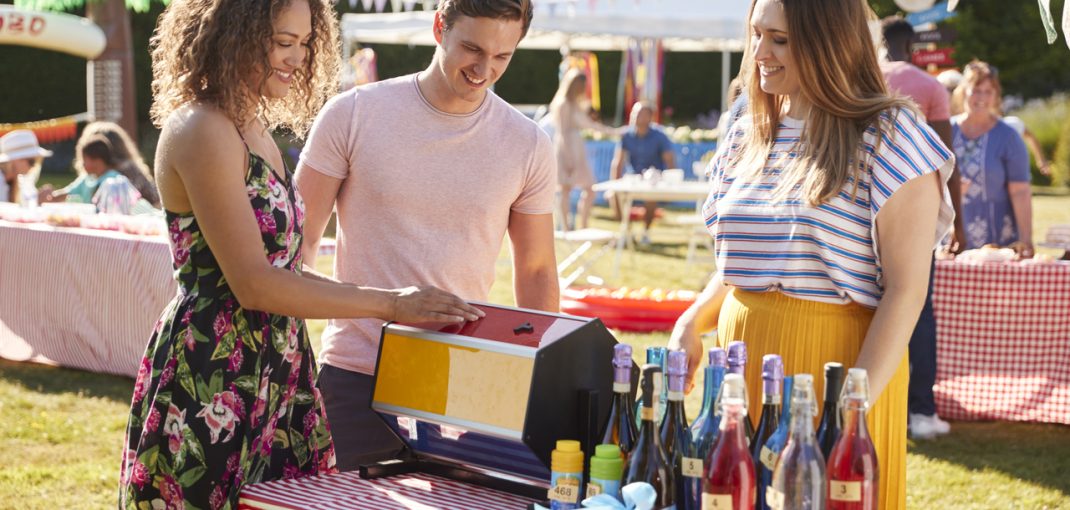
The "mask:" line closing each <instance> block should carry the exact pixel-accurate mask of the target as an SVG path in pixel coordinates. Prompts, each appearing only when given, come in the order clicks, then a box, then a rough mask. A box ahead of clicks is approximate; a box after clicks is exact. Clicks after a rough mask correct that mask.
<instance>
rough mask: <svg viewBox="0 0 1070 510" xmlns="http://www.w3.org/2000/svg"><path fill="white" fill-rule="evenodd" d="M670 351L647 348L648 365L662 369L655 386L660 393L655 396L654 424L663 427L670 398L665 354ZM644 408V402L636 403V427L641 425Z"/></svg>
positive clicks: (660, 348)
mask: <svg viewBox="0 0 1070 510" xmlns="http://www.w3.org/2000/svg"><path fill="white" fill-rule="evenodd" d="M668 352H669V351H668V349H666V348H665V347H647V348H646V362H647V363H648V364H653V365H657V366H658V367H660V368H661V373H660V374H658V378H657V380H655V381H654V384H655V386H656V388H657V390H658V391H656V392H655V393H656V394H655V395H654V399H655V400H654V423H655V424H657V425H658V426H661V420H662V418H664V417H665V400H666V399H667V398H668V396H669V395H668V390H669V389H668V387H666V385H665V354H666V353H668ZM642 407H643V403H642V402H638V401H637V402H636V403H635V425H636V426H637V427H638V426H639V425H640V423H639V422H640V420H639V413H640V410H641V408H642Z"/></svg>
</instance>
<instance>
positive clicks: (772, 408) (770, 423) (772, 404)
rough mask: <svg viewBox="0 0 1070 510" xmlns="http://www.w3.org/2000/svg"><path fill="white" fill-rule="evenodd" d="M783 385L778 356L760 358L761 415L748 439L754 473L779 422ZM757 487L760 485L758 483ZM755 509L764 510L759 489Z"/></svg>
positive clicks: (768, 355) (781, 365)
mask: <svg viewBox="0 0 1070 510" xmlns="http://www.w3.org/2000/svg"><path fill="white" fill-rule="evenodd" d="M783 385H784V362H783V361H782V360H781V359H780V356H779V355H776V354H766V355H765V356H762V414H761V416H760V418H759V419H758V428H757V429H755V431H754V435H753V436H751V438H750V455H751V460H753V461H754V468H755V472H756V473H758V474H760V473H761V465H762V464H761V462H762V448H763V447H764V446H765V442H766V441H768V440H769V437H770V436H772V435H773V432H775V431H776V426H777V423H778V422H780V404H781V403H780V400H781V398H782V397H781V392H782V390H783ZM759 485H761V484H760V483H759ZM755 507H756V508H765V493H764V492H763V491H762V490H761V487H759V490H758V502H757V503H756V504H755Z"/></svg>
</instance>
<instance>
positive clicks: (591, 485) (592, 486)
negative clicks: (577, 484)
mask: <svg viewBox="0 0 1070 510" xmlns="http://www.w3.org/2000/svg"><path fill="white" fill-rule="evenodd" d="M601 493H602V484H600V483H598V482H587V497H588V498H593V497H595V496H597V495H599V494H601Z"/></svg>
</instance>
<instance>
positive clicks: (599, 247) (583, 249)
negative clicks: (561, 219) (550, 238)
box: [554, 228, 617, 288]
mask: <svg viewBox="0 0 1070 510" xmlns="http://www.w3.org/2000/svg"><path fill="white" fill-rule="evenodd" d="M554 239H556V240H559V241H562V242H564V243H565V244H566V245H567V246H568V247H569V249H570V250H571V251H570V253H569V254H568V255H566V256H565V258H564V259H562V260H561V262H559V263H558V264H557V277H558V281H559V282H560V285H561V288H565V287H568V286H569V285H572V283H573V282H575V281H576V280H577V279H579V277H580V276H582V275H583V273H585V272H588V269H589V268H590V267H591V264H593V263H594V262H595V261H596V260H598V259H599V258H601V257H602V256H603V255H605V253H606V252H607V251H608V250H609V249H611V248H612V247H614V246H616V244H617V234H616V233H614V232H610V231H608V230H602V229H600V228H585V229H582V230H571V231H568V232H562V231H554ZM592 250H593V251H592ZM566 273H567V275H566ZM592 278H593V277H591V276H588V279H592Z"/></svg>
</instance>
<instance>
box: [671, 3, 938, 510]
mask: <svg viewBox="0 0 1070 510" xmlns="http://www.w3.org/2000/svg"><path fill="white" fill-rule="evenodd" d="M874 17H875V15H874V14H873V12H872V10H870V8H869V6H868V4H866V3H865V2H859V1H858V0H807V1H794V0H757V1H756V2H755V3H754V4H753V5H752V7H751V10H750V13H749V15H748V20H749V23H748V28H747V31H748V34H747V38H746V39H745V40H746V41H749V45H748V46H747V47H746V48H745V50H744V56H743V65H742V75H743V77H744V87H743V89H744V91H745V93H746V94H747V95H748V96H749V98H750V99H749V101H748V107H747V111H746V113H745V114H744V115H743V116H742V117H740V119H739V120H738V121H737V122H736V123H735V124H734V125H733V127H732V131H731V132H730V133H729V134H728V136H727V138H726V139H724V140H722V141H721V142H720V143H718V152H717V155H716V156H715V157H714V159H713V160H712V162H711V166H710V176H711V182H710V186H711V191H710V196H709V198H708V199H707V201H706V204H705V206H704V210H703V212H704V216H705V219H706V225H707V227H708V229H709V230H710V234H711V235H712V236H713V238H714V240H715V248H716V250H715V251H716V255H717V272H716V273H715V275H714V277H713V279H712V280H711V281H710V284H709V285H707V286H706V288H705V290H703V292H702V293H701V294H700V295H699V297H698V298H697V299H696V301H695V303H694V305H692V306H691V307H690V308H688V310H687V311H685V312H684V313H683V315H681V317H680V319H679V320H678V321H677V323H676V327H675V328H674V330H673V333H672V336H671V338H670V341H669V347H670V348H674V349H679V348H683V349H685V350H686V351H687V352H688V361H689V363H688V371H689V380H691V381H693V375H694V371H695V370H696V368H697V367H698V366H699V363H700V361H701V359H702V358H703V357H704V348H703V345H702V339H701V337H700V335H701V334H702V333H705V332H707V331H710V330H712V329H714V328H715V327H716V329H717V340H718V342H719V344H720V345H722V346H724V345H726V344H727V343H728V342H729V341H731V340H742V341H743V342H745V343H746V344H747V351H748V353H749V358H748V366H747V367H746V374H747V384H748V386H749V387H750V388H751V390H752V391H755V388H759V387H760V385H761V363H762V356H764V355H766V354H772V353H776V354H780V355H781V356H783V359H784V364H785V366H784V371H785V373H811V374H819V373H821V372H822V371H823V369H824V368H823V367H824V364H825V363H826V362H829V361H836V362H840V363H843V364H844V365H845V366H849V367H859V368H864V369H866V370H867V371H868V373H869V382H870V388H869V389H870V394H869V403H870V404H871V407H870V410H869V413H868V416H867V422H868V424H869V431H870V433H871V436H872V439H873V443H874V445H875V447H876V453H877V458H878V459H879V460H880V462H879V467H880V477H879V480H880V488H879V495H880V502H879V504H878V507H879V508H881V509H882V510H901V509H903V508H905V507H906V483H907V479H906V442H907V441H906V435H907V416H906V415H907V385H908V379H909V371H908V365H907V357H906V351H907V345H908V343H909V341H910V336H911V333H912V332H913V330H914V325H915V324H916V323H917V320H918V316H919V314H920V312H921V309H922V307H923V305H924V302H925V288H926V284H927V282H928V279H929V270H930V267H931V264H930V263H931V261H932V251H933V248H934V247H935V246H936V245H937V243H938V242H939V241H940V240H941V239H943V237H944V236H945V235H947V233H948V232H949V231H950V230H951V223H952V218H953V216H954V212H953V210H952V207H951V201H950V197H949V196H948V193H947V191H946V188H945V184H944V183H945V182H946V181H947V179H949V178H950V177H951V171H952V167H953V166H954V159H953V156H952V154H951V152H950V151H949V150H948V149H947V148H946V147H944V145H943V143H941V142H940V140H939V138H938V137H937V135H936V133H934V132H933V130H932V128H930V127H929V125H928V124H927V123H926V122H925V120H924V119H923V118H922V117H921V115H920V114H919V113H918V112H917V109H916V107H915V106H914V103H913V102H911V101H908V100H906V99H903V98H899V97H894V96H889V95H888V93H887V88H886V85H885V83H884V78H883V76H881V72H880V66H879V64H878V61H877V52H876V50H875V46H874V41H873V39H872V37H871V34H870V31H869V23H868V22H869V20H870V19H873V18H874ZM819 405H820V404H819ZM754 407H755V408H754V409H752V411H751V412H752V413H755V414H756V413H757V412H758V409H757V408H758V406H754Z"/></svg>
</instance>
